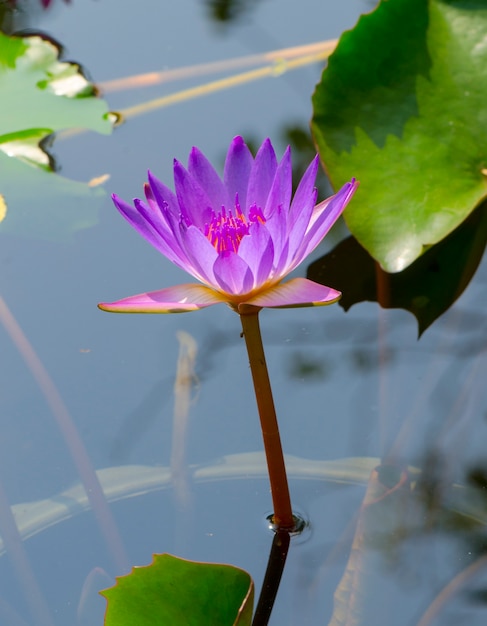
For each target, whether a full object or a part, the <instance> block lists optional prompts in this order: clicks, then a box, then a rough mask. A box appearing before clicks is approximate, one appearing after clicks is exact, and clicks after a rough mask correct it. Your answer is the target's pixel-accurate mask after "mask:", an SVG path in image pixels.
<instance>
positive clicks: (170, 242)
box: [134, 198, 187, 269]
mask: <svg viewBox="0 0 487 626" xmlns="http://www.w3.org/2000/svg"><path fill="white" fill-rule="evenodd" d="M134 205H135V208H136V210H137V212H138V213H139V215H140V217H141V218H142V219H143V220H144V222H145V225H146V227H147V228H149V227H150V228H152V229H153V231H154V232H155V233H157V235H158V237H159V239H158V243H157V245H156V248H157V250H159V252H161V254H163V255H164V256H166V257H167V258H168V259H169V260H170V261H172V262H173V263H175V264H176V265H178V266H179V267H182V268H183V269H186V265H187V260H186V255H185V253H184V251H183V250H182V249H181V245H180V243H179V242H178V241H177V240H176V239H175V238H174V236H173V234H172V232H171V230H170V228H168V227H167V226H166V225H165V224H164V222H163V219H162V218H160V213H158V212H156V211H154V210H153V209H152V207H147V206H146V205H145V204H144V202H142V200H139V199H138V198H135V200H134Z"/></svg>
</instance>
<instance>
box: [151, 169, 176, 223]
mask: <svg viewBox="0 0 487 626" xmlns="http://www.w3.org/2000/svg"><path fill="white" fill-rule="evenodd" d="M147 176H148V181H149V186H150V189H151V192H152V195H153V196H154V199H155V201H156V202H157V205H158V206H159V209H160V210H161V211H162V212H163V213H164V214H167V213H169V212H170V213H171V214H172V215H174V217H177V218H179V215H180V213H181V209H180V208H179V204H178V200H177V198H176V194H175V193H174V191H172V190H171V189H169V187H166V185H165V184H164V183H163V182H162V181H160V180H159V179H158V178H157V177H156V176H154V174H153V173H152V172H151V171H150V170H149V171H148V172H147Z"/></svg>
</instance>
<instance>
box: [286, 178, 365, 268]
mask: <svg viewBox="0 0 487 626" xmlns="http://www.w3.org/2000/svg"><path fill="white" fill-rule="evenodd" d="M357 187H358V182H357V181H356V180H355V179H352V181H351V182H349V183H346V184H345V185H344V186H343V187H342V188H341V189H340V191H339V192H338V193H336V194H335V195H334V196H331V198H327V199H326V200H324V201H323V202H321V203H320V204H318V205H317V206H316V207H315V209H314V211H313V214H312V215H311V219H310V222H309V227H308V230H307V232H306V234H305V235H304V238H303V241H302V243H301V245H300V246H299V248H298V249H297V251H296V253H295V255H294V258H293V259H292V260H291V262H290V270H292V269H294V268H295V267H297V266H298V265H299V264H300V263H301V261H302V260H303V259H304V258H305V257H307V256H308V254H310V253H311V252H312V251H313V250H314V249H315V248H316V246H317V245H318V244H319V243H320V241H321V240H322V239H323V237H324V236H325V235H326V234H327V233H328V231H329V230H330V228H331V227H332V226H333V224H334V223H335V222H336V220H337V219H338V218H339V217H340V215H341V214H342V213H343V211H344V209H345V208H346V206H347V204H348V203H349V202H350V200H351V198H352V196H353V194H354V193H355V191H356V190H357Z"/></svg>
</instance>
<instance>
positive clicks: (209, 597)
mask: <svg viewBox="0 0 487 626" xmlns="http://www.w3.org/2000/svg"><path fill="white" fill-rule="evenodd" d="M102 595H103V596H105V597H106V598H107V600H108V607H107V612H106V616H105V626H134V625H135V624H136V625H137V626H202V625H203V624H208V625H209V624H211V626H250V624H251V621H252V608H253V596H254V586H253V582H252V579H251V578H250V576H249V574H247V573H246V572H244V571H243V570H241V569H238V568H236V567H233V566H231V565H218V564H214V563H196V562H194V561H186V560H184V559H179V558H177V557H175V556H171V555H170V554H156V555H154V559H153V562H152V563H151V565H148V566H147V567H134V568H133V570H132V573H131V574H129V575H128V576H121V577H119V578H117V584H116V585H115V587H111V588H110V589H107V590H105V591H103V592H102Z"/></svg>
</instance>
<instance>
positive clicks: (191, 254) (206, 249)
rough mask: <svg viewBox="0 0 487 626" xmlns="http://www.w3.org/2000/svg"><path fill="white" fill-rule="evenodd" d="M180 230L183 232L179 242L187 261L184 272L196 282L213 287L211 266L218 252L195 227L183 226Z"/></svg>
mask: <svg viewBox="0 0 487 626" xmlns="http://www.w3.org/2000/svg"><path fill="white" fill-rule="evenodd" d="M181 228H182V229H183V231H184V232H183V234H182V236H181V241H182V245H183V248H184V252H185V255H186V257H187V259H188V266H187V267H186V268H185V269H186V271H188V272H189V273H190V274H192V275H193V276H194V277H195V278H197V279H198V280H201V281H202V282H204V283H207V284H210V285H214V284H215V275H214V273H213V265H214V263H215V261H216V259H217V258H218V252H217V251H216V250H215V248H214V247H213V246H212V245H211V243H210V242H209V241H208V239H207V238H206V237H205V236H204V234H203V233H202V232H201V230H200V229H199V228H197V227H196V226H190V227H189V228H187V227H186V226H184V224H183V225H182V226H181Z"/></svg>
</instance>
